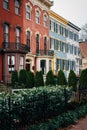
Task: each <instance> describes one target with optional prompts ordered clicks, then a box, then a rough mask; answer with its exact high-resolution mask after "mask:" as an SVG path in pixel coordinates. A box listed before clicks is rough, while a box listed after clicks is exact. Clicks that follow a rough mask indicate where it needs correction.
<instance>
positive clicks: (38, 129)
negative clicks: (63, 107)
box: [28, 103, 87, 130]
mask: <svg viewBox="0 0 87 130" xmlns="http://www.w3.org/2000/svg"><path fill="white" fill-rule="evenodd" d="M86 115H87V103H85V104H83V105H81V106H80V107H78V108H77V109H76V110H75V111H73V110H72V111H68V112H67V113H63V114H61V115H59V116H58V117H56V118H55V119H52V120H50V121H49V122H47V123H42V124H40V125H34V126H31V127H30V128H29V129H28V130H58V129H59V128H61V127H66V126H69V125H71V124H75V123H76V121H77V120H78V119H79V118H81V117H85V116H86Z"/></svg>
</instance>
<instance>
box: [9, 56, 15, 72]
mask: <svg viewBox="0 0 87 130" xmlns="http://www.w3.org/2000/svg"><path fill="white" fill-rule="evenodd" d="M14 70H15V56H8V71H9V73H11V72H12V71H14Z"/></svg>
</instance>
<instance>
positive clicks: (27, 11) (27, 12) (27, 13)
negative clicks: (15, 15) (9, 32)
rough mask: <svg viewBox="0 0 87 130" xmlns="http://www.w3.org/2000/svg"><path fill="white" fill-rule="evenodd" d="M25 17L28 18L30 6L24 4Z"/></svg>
mask: <svg viewBox="0 0 87 130" xmlns="http://www.w3.org/2000/svg"><path fill="white" fill-rule="evenodd" d="M26 18H27V19H30V6H28V5H27V6H26Z"/></svg>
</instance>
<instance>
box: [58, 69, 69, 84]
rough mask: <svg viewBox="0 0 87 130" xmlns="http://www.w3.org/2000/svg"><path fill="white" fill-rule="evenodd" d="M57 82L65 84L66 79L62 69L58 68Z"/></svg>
mask: <svg viewBox="0 0 87 130" xmlns="http://www.w3.org/2000/svg"><path fill="white" fill-rule="evenodd" d="M57 84H58V85H67V80H66V77H65V74H64V72H63V71H62V70H59V72H58V76H57Z"/></svg>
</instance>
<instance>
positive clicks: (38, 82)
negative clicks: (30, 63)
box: [35, 71, 44, 87]
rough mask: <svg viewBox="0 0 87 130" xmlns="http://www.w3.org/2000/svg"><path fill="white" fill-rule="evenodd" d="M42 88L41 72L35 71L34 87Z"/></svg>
mask: <svg viewBox="0 0 87 130" xmlns="http://www.w3.org/2000/svg"><path fill="white" fill-rule="evenodd" d="M40 86H44V80H43V75H42V72H41V71H37V72H36V75H35V87H40Z"/></svg>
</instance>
